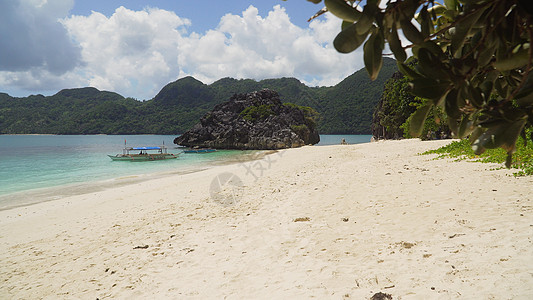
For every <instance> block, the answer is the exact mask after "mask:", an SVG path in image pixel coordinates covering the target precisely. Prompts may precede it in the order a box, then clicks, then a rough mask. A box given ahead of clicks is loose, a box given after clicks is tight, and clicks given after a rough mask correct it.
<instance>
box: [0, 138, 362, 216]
mask: <svg viewBox="0 0 533 300" xmlns="http://www.w3.org/2000/svg"><path fill="white" fill-rule="evenodd" d="M175 137H176V136H174V135H172V136H167V135H128V136H117V135H114V136H108V135H83V136H77V135H0V209H6V208H9V207H13V206H21V205H28V204H32V203H37V202H42V201H47V200H52V199H55V198H59V197H62V196H65V195H71V194H77V193H80V192H88V191H89V192H90V191H95V190H99V189H102V188H106V187H107V186H116V185H117V184H127V183H130V182H134V181H135V180H143V179H147V178H152V177H153V176H164V175H165V174H169V173H171V174H173V173H174V174H175V173H186V172H193V171H196V170H199V169H202V168H207V167H209V165H212V164H213V163H218V162H225V161H228V160H237V159H240V157H242V156H245V155H250V154H251V153H253V151H237V150H233V151H231V150H225V151H224V150H221V151H217V152H215V153H209V154H184V153H181V152H182V150H181V149H179V148H176V147H175V145H174V144H173V143H172V141H173V140H174V138H175ZM342 138H345V139H346V141H347V142H348V143H351V144H355V143H365V142H369V141H370V136H354V135H345V136H341V135H321V142H320V143H319V145H332V144H339V143H340V140H341V139H342ZM125 141H126V142H127V145H128V146H157V145H161V144H165V145H166V146H167V147H168V148H169V149H168V150H169V153H174V154H178V153H180V154H179V156H178V159H171V160H164V161H148V162H121V161H112V160H111V159H110V158H109V157H107V155H115V154H117V153H122V148H123V147H124V142H125ZM117 178H119V179H121V180H120V181H119V182H117V180H116V179H117Z"/></svg>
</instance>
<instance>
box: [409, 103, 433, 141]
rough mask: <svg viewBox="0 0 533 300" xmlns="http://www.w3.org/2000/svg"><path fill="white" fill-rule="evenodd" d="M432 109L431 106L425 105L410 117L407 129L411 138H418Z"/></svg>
mask: <svg viewBox="0 0 533 300" xmlns="http://www.w3.org/2000/svg"><path fill="white" fill-rule="evenodd" d="M432 107H433V105H432V104H426V105H424V106H421V107H419V108H418V109H417V110H416V111H415V112H414V113H413V115H412V116H411V122H410V127H409V134H410V135H411V136H412V137H419V136H420V134H422V129H423V128H424V122H425V121H426V118H427V116H428V114H429V111H430V110H431V108H432Z"/></svg>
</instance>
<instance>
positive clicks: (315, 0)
mask: <svg viewBox="0 0 533 300" xmlns="http://www.w3.org/2000/svg"><path fill="white" fill-rule="evenodd" d="M283 1H285V0H283ZM307 1H309V2H313V3H314V4H318V3H320V2H322V0H307Z"/></svg>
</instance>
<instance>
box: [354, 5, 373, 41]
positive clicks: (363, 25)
mask: <svg viewBox="0 0 533 300" xmlns="http://www.w3.org/2000/svg"><path fill="white" fill-rule="evenodd" d="M377 2H378V1H375V0H369V1H367V3H366V5H365V8H363V13H362V15H361V18H360V19H359V21H358V22H357V24H358V26H357V29H356V32H357V34H365V33H367V32H368V31H369V30H370V29H371V28H372V24H373V23H374V20H375V19H376V12H377V10H378V3H377Z"/></svg>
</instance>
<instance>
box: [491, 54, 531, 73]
mask: <svg viewBox="0 0 533 300" xmlns="http://www.w3.org/2000/svg"><path fill="white" fill-rule="evenodd" d="M528 61H529V49H521V50H520V51H518V52H517V53H515V54H512V55H509V56H507V57H505V58H503V59H499V60H496V61H495V62H494V64H493V66H494V68H496V69H497V70H498V71H500V72H503V71H509V70H513V69H516V68H520V67H523V66H525V65H526V64H527V63H528Z"/></svg>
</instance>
